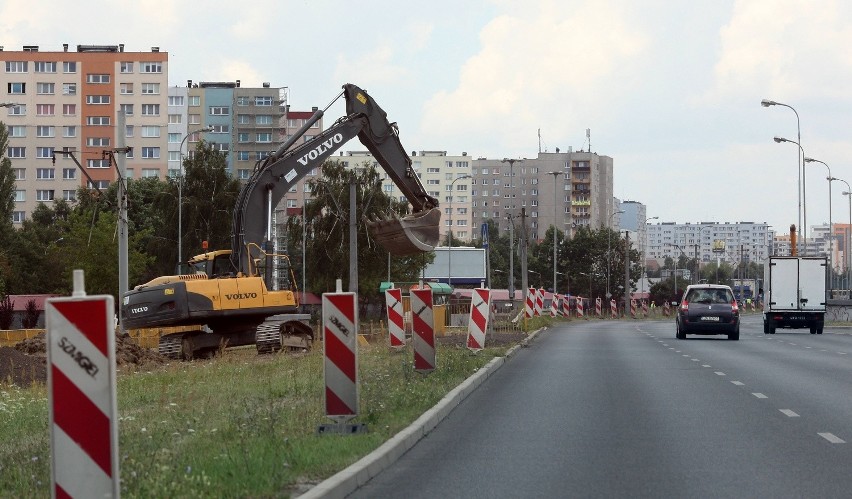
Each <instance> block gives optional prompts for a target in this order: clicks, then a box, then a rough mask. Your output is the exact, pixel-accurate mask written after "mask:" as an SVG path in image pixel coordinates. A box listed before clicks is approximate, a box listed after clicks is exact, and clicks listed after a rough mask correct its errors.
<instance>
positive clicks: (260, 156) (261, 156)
mask: <svg viewBox="0 0 852 499" xmlns="http://www.w3.org/2000/svg"><path fill="white" fill-rule="evenodd" d="M270 154H272V153H271V152H269V151H257V160H258V161H263V160H264V159H266V158H268V157H269V155H270Z"/></svg>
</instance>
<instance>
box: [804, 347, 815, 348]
mask: <svg viewBox="0 0 852 499" xmlns="http://www.w3.org/2000/svg"><path fill="white" fill-rule="evenodd" d="M805 348H813V347H805Z"/></svg>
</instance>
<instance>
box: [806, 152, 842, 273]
mask: <svg viewBox="0 0 852 499" xmlns="http://www.w3.org/2000/svg"><path fill="white" fill-rule="evenodd" d="M805 163H822V165H823V166H825V168H826V170H828V176H827V177H825V179H826V180H828V268H830V269H831V279H829V285H830V286H831V289H834V228H833V227H832V225H831V222H832V220H831V182H832V181H834V180H839V179H836V178H834V177H833V176H831V167H830V166H828V165H827V164H826V163H825V162H824V161H820V160H818V159H814V158H805Z"/></svg>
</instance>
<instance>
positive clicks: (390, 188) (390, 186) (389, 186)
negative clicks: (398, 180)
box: [382, 184, 393, 192]
mask: <svg viewBox="0 0 852 499" xmlns="http://www.w3.org/2000/svg"><path fill="white" fill-rule="evenodd" d="M382 188H383V190H384V191H385V192H393V184H385V185H383V186H382Z"/></svg>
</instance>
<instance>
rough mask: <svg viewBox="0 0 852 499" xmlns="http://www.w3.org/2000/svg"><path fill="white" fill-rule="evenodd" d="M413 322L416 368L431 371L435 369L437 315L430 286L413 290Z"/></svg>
mask: <svg viewBox="0 0 852 499" xmlns="http://www.w3.org/2000/svg"><path fill="white" fill-rule="evenodd" d="M411 322H412V328H411V329H412V335H411V343H412V344H413V346H414V370H415V371H417V372H419V373H430V372H432V371H434V370H435V315H434V313H433V310H432V290H431V289H430V288H426V289H412V290H411Z"/></svg>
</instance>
